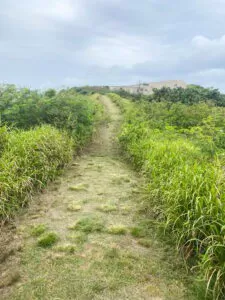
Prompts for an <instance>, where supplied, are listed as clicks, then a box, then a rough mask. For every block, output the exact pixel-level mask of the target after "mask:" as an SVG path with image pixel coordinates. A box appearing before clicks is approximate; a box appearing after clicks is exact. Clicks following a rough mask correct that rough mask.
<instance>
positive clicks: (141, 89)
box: [109, 80, 187, 95]
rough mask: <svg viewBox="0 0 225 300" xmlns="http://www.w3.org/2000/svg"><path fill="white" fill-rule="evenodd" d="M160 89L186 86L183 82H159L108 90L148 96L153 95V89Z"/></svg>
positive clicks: (113, 87)
mask: <svg viewBox="0 0 225 300" xmlns="http://www.w3.org/2000/svg"><path fill="white" fill-rule="evenodd" d="M162 87H169V88H176V87H182V88H186V87H187V84H186V83H185V82H184V81H183V80H165V81H159V82H150V83H141V84H136V85H124V86H110V87H109V89H110V90H111V91H116V90H121V89H122V90H125V91H126V92H129V93H132V94H137V93H142V94H144V95H149V94H152V93H153V89H161V88H162Z"/></svg>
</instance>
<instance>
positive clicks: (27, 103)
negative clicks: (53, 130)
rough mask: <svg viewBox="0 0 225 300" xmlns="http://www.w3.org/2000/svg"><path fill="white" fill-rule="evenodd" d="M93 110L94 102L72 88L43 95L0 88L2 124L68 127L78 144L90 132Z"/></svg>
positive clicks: (83, 140)
mask: <svg viewBox="0 0 225 300" xmlns="http://www.w3.org/2000/svg"><path fill="white" fill-rule="evenodd" d="M96 111H97V108H96V103H95V102H94V101H92V100H91V99H90V97H88V96H82V95H79V94H77V93H76V92H75V91H74V89H68V90H61V91H60V92H58V93H56V91H55V90H48V91H46V92H45V93H43V94H42V93H39V92H38V91H31V90H29V89H27V88H23V89H17V88H16V87H15V86H13V85H7V86H2V87H1V88H0V115H1V123H2V124H7V125H8V126H13V127H16V128H22V129H29V128H32V127H35V126H37V125H41V124H51V125H53V126H55V127H57V128H60V129H61V128H63V129H65V130H67V131H68V132H69V133H70V134H71V135H72V136H73V137H74V138H75V139H76V140H77V142H78V141H79V143H80V144H84V142H85V141H86V139H87V138H88V137H90V135H91V132H92V127H93V123H94V120H95V114H96Z"/></svg>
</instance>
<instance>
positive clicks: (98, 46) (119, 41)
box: [82, 34, 166, 68]
mask: <svg viewBox="0 0 225 300" xmlns="http://www.w3.org/2000/svg"><path fill="white" fill-rule="evenodd" d="M164 47H166V46H162V48H164ZM160 48H161V46H160V45H158V44H157V42H155V41H152V40H151V39H144V38H141V37H138V36H133V35H122V34H120V35H118V36H112V37H104V38H103V37H100V38H97V39H96V40H95V41H94V42H93V43H92V44H91V45H90V46H88V47H87V48H86V50H85V51H84V52H83V53H82V55H83V57H86V58H88V59H89V61H90V62H91V63H93V64H98V65H101V66H103V67H111V66H124V67H130V68H131V67H132V66H133V65H135V64H137V63H143V62H145V61H151V60H153V59H154V58H156V57H157V56H158V55H159V52H160V51H161V49H160Z"/></svg>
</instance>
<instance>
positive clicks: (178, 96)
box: [117, 85, 225, 107]
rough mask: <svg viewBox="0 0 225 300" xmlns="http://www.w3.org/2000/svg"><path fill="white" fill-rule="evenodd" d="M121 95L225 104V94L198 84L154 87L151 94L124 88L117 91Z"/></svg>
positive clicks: (163, 100) (194, 102) (159, 99)
mask: <svg viewBox="0 0 225 300" xmlns="http://www.w3.org/2000/svg"><path fill="white" fill-rule="evenodd" d="M117 94H119V95H120V96H121V97H124V98H128V99H131V100H132V101H140V100H145V101H148V102H171V103H176V102H181V103H184V104H187V105H192V104H196V103H200V102H206V103H213V104H214V105H216V106H223V107H224V106H225V95H224V94H222V93H220V92H219V90H217V89H213V88H203V87H201V86H198V85H189V86H187V88H181V87H177V88H168V87H163V88H161V89H154V90H153V94H151V95H142V94H141V93H138V94H130V93H129V92H126V91H124V90H119V91H117Z"/></svg>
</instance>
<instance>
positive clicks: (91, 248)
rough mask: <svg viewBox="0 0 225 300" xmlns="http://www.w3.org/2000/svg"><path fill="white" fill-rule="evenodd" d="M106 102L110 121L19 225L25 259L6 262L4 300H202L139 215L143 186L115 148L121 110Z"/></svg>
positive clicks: (168, 249)
mask: <svg viewBox="0 0 225 300" xmlns="http://www.w3.org/2000/svg"><path fill="white" fill-rule="evenodd" d="M101 101H103V103H104V104H105V106H106V108H107V111H108V112H109V113H110V115H111V118H112V120H111V121H110V122H108V123H105V124H103V125H102V126H101V128H100V129H99V132H98V133H96V135H95V139H94V142H93V144H92V146H91V147H90V148H89V149H88V152H87V153H86V154H84V155H83V156H82V157H80V158H79V159H77V160H76V161H75V162H74V163H73V165H72V166H71V168H70V169H69V170H68V171H67V172H65V174H64V175H63V176H62V177H60V179H59V180H58V182H56V183H53V184H52V185H51V186H49V188H48V189H47V190H46V192H45V193H44V194H43V195H42V196H40V197H39V199H37V201H35V202H34V203H33V204H32V205H31V206H30V209H29V210H28V212H27V213H26V214H24V216H22V217H20V218H19V219H18V220H17V229H16V234H17V235H18V236H19V239H20V241H21V244H22V253H21V254H20V255H19V254H18V253H17V254H16V255H15V256H11V259H10V260H9V261H8V262H7V260H6V261H5V263H4V264H5V269H6V271H5V272H6V273H5V284H4V289H3V291H4V295H5V296H4V299H16V300H19V299H21V300H22V299H23V300H26V299H27V300H28V299H29V300H30V299H32V300H33V299H41V300H42V299H65V300H68V299H71V300H72V299H79V300H80V299H81V300H82V299H85V300H88V299H104V300H107V299H108V300H110V299H111V300H113V299H117V300H119V299H121V300H122V299H131V300H132V299H133V300H136V299H171V300H172V299H185V300H186V299H200V296H199V295H197V294H196V295H193V294H192V292H191V291H190V290H189V285H187V282H188V281H189V277H188V276H187V274H186V270H185V269H183V268H182V261H181V260H180V259H179V257H178V256H177V255H176V253H174V251H173V249H174V248H173V246H171V245H167V246H166V245H165V244H164V243H163V242H162V241H160V240H159V239H158V238H157V233H156V232H155V227H154V226H153V224H152V222H146V221H145V220H144V219H143V216H142V215H137V211H138V210H139V208H140V203H141V202H142V200H143V196H144V195H145V194H144V191H143V190H142V189H141V185H142V181H141V179H140V176H139V175H138V174H136V173H134V172H133V171H132V170H131V169H130V168H129V167H128V166H127V165H126V164H124V163H123V162H122V161H121V159H120V153H119V152H118V149H117V144H116V143H115V141H114V138H115V134H116V131H117V130H118V127H119V124H120V114H119V112H118V109H116V107H115V106H114V105H113V104H112V103H111V102H110V101H109V100H108V98H106V97H102V98H101ZM9 248H10V246H9V245H7V249H8V250H9ZM13 257H14V259H15V260H16V257H17V259H18V258H20V260H21V264H20V265H19V264H18V262H17V263H15V260H14V259H13ZM7 274H8V277H7V276H6V275H7ZM15 275H19V276H17V277H16V276H15ZM15 279H16V280H15ZM15 281H16V282H15ZM10 285H12V288H10Z"/></svg>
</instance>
